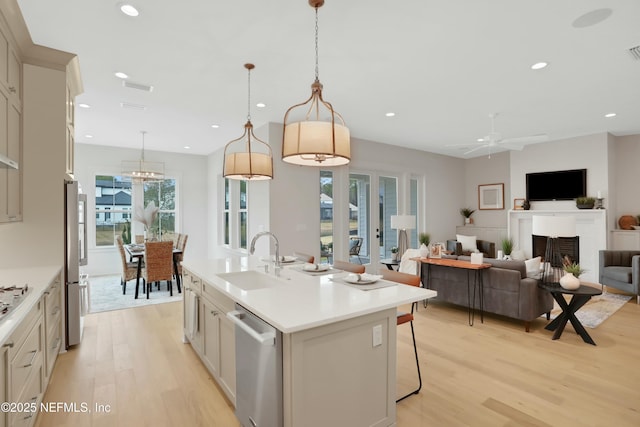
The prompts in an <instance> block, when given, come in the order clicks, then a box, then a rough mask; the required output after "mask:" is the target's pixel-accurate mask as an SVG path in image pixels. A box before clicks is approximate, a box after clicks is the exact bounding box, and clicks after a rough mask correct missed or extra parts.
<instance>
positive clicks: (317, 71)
mask: <svg viewBox="0 0 640 427" xmlns="http://www.w3.org/2000/svg"><path fill="white" fill-rule="evenodd" d="M315 9H316V81H318V76H319V74H320V72H319V67H318V6H316V8H315Z"/></svg>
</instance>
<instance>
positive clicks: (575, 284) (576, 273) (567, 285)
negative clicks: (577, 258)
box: [560, 262, 584, 291]
mask: <svg viewBox="0 0 640 427" xmlns="http://www.w3.org/2000/svg"><path fill="white" fill-rule="evenodd" d="M563 269H564V271H565V274H564V276H562V277H561V278H560V286H562V287H563V288H564V289H567V290H570V291H574V290H576V289H578V288H579V287H580V275H581V274H582V273H584V270H583V269H581V268H580V264H576V263H575V262H574V263H573V264H565V266H564V268H563Z"/></svg>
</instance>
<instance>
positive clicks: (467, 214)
mask: <svg viewBox="0 0 640 427" xmlns="http://www.w3.org/2000/svg"><path fill="white" fill-rule="evenodd" d="M474 212H475V210H474V209H470V208H462V209H460V215H462V216H463V217H464V223H465V225H466V224H473V218H471V215H473V213H474Z"/></svg>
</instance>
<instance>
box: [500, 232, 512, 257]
mask: <svg viewBox="0 0 640 427" xmlns="http://www.w3.org/2000/svg"><path fill="white" fill-rule="evenodd" d="M500 246H501V247H502V253H503V254H504V256H505V258H507V259H509V258H511V252H512V251H513V239H512V238H511V237H505V238H504V239H502V241H501V242H500Z"/></svg>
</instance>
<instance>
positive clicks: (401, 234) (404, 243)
mask: <svg viewBox="0 0 640 427" xmlns="http://www.w3.org/2000/svg"><path fill="white" fill-rule="evenodd" d="M391 228H394V229H396V230H398V252H399V253H400V256H402V254H403V253H405V251H406V250H407V249H408V248H409V237H408V236H407V230H412V229H414V228H416V216H415V215H391Z"/></svg>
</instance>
